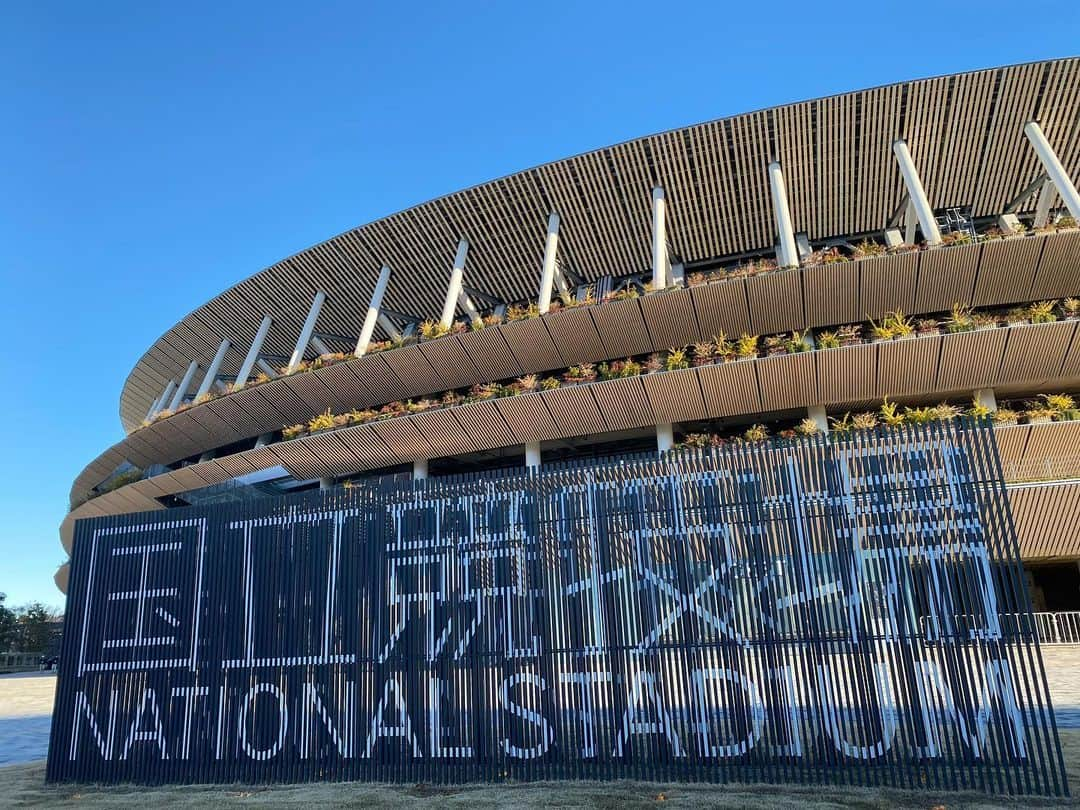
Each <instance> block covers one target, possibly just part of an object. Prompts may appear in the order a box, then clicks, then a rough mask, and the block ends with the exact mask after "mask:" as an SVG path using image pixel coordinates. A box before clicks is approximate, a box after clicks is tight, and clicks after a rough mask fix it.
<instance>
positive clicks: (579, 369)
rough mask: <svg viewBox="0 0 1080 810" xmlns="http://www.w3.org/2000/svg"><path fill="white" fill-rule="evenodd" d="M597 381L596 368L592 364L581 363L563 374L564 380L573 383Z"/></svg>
mask: <svg viewBox="0 0 1080 810" xmlns="http://www.w3.org/2000/svg"><path fill="white" fill-rule="evenodd" d="M595 379H596V366H594V365H593V364H592V363H581V364H579V365H576V366H570V368H568V369H567V370H566V372H565V373H564V374H563V380H565V381H566V382H572V383H583V382H592V381H593V380H595Z"/></svg>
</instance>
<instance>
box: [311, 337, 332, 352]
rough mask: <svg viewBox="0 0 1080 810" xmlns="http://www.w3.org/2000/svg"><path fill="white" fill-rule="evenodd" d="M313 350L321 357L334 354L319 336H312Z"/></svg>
mask: <svg viewBox="0 0 1080 810" xmlns="http://www.w3.org/2000/svg"><path fill="white" fill-rule="evenodd" d="M311 348H313V349H314V350H315V351H317V352H318V353H319V354H320V355H323V354H333V353H334V350H333V349H331V348H330V347H329V346H327V345H326V344H325V343H324V342H323V339H322V338H321V337H319V336H318V335H312V336H311Z"/></svg>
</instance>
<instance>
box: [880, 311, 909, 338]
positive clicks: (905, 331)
mask: <svg viewBox="0 0 1080 810" xmlns="http://www.w3.org/2000/svg"><path fill="white" fill-rule="evenodd" d="M882 325H884V326H885V327H887V328H888V330H889V332H890V333H891V334H892V336H893V337H894V338H906V337H911V336H912V335H913V334H914V333H915V327H914V325H913V324H912V323H911V318H909V317H908V316H907V315H905V314H904V311H903V310H900V309H897V310H894V311H892V312H887V313H885V318H884V319H883V320H882Z"/></svg>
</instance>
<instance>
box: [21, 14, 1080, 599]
mask: <svg viewBox="0 0 1080 810" xmlns="http://www.w3.org/2000/svg"><path fill="white" fill-rule="evenodd" d="M1077 52H1080V11H1078V10H1077V6H1076V4H1074V3H1054V4H1051V5H1050V6H1047V7H1046V8H1045V9H1043V10H1041V11H1038V12H1034V11H1033V10H1031V9H1028V8H1027V7H1025V6H1023V5H1022V4H1021V5H1017V4H1015V3H1009V4H1005V3H995V2H984V3H980V4H977V5H960V6H957V5H955V4H954V5H948V4H943V3H940V2H935V3H922V2H905V3H897V4H895V5H888V6H887V5H886V4H883V3H872V2H869V3H868V2H860V3H851V4H848V3H828V2H817V3H808V2H800V3H793V4H787V3H782V2H779V3H778V2H772V3H755V2H750V3H741V4H735V3H730V4H729V3H725V2H719V0H713V2H705V3H690V2H687V3H670V2H669V3H663V2H651V3H638V2H632V1H631V0H620V2H603V3H601V2H595V3H590V2H584V1H579V2H575V3H566V4H560V3H558V2H547V3H525V2H510V1H509V0H508V2H502V3H482V2H464V3H463V2H455V3H423V2H411V3H410V2H390V3H361V2H342V3H319V2H304V3H292V4H286V3H276V2H267V1H266V0H259V1H258V2H224V3H222V2H213V3H202V2H186V3H144V2H134V0H133V1H132V2H128V3H117V2H107V1H105V0H103V2H94V3H86V2H66V3H65V2H33V0H28V1H27V2H21V3H20V2H17V0H13V2H9V3H7V4H5V9H4V15H3V23H2V25H0V285H2V286H0V380H2V381H3V383H2V384H3V389H2V391H0V427H2V429H3V438H2V440H0V447H2V451H0V452H2V459H3V463H2V464H0V516H2V518H3V520H2V523H0V591H6V592H7V593H8V595H9V600H10V601H11V602H14V603H16V604H18V603H22V602H26V601H29V600H32V599H37V600H42V601H45V602H47V603H51V604H55V605H60V604H62V597H61V596H60V594H59V592H58V591H56V590H55V587H54V585H53V583H52V574H53V571H54V570H55V568H56V567H57V565H59V564H60V563H61V562H62V561H63V560H64V559H65V556H66V555H65V554H64V552H63V549H62V548H61V547H60V543H59V537H58V534H57V527H58V526H59V524H60V521H61V520H62V518H63V516H64V514H65V512H66V507H67V493H68V489H69V488H70V485H71V482H72V480H73V479H74V478H75V476H76V475H77V474H78V473H79V471H80V470H81V469H82V468H83V466H85V465H86V464H87V463H88V462H89V461H91V460H92V459H93V458H94V457H95V456H96V455H97V454H98V453H100V452H101V451H102V450H104V449H105V448H107V447H108V446H109V445H111V444H112V443H114V442H115V441H117V440H118V439H120V438H121V436H122V431H121V427H120V422H119V417H118V414H117V411H118V400H119V394H120V389H121V386H122V385H123V382H124V379H125V377H126V376H127V374H128V372H129V371H130V369H131V367H132V366H133V365H134V363H135V362H136V360H138V358H139V356H140V355H141V354H142V353H143V352H144V351H145V350H146V349H147V348H148V347H149V346H150V344H151V343H152V342H153V341H154V340H155V339H156V338H157V337H158V336H159V335H160V334H161V333H162V332H164V331H165V330H166V329H167V328H169V327H170V326H171V325H172V324H173V323H175V322H176V321H178V320H179V319H180V318H182V317H183V316H184V315H185V314H187V313H188V312H189V311H190V310H192V309H194V308H195V307H197V306H199V305H200V304H202V303H204V302H205V301H206V300H207V299H209V298H211V297H212V296H213V295H215V294H217V293H218V292H220V291H221V290H223V289H224V288H226V287H228V286H230V285H231V284H233V283H235V282H237V281H239V280H241V279H242V278H244V277H245V276H248V275H250V274H251V273H254V272H256V271H258V270H260V269H261V268H263V267H265V266H266V265H268V264H271V263H273V262H275V261H277V260H279V259H281V258H283V257H285V256H287V255H289V254H291V253H294V252H296V251H297V250H300V249H302V248H305V247H307V246H309V245H311V244H313V243H315V242H319V241H322V240H324V239H326V238H328V237H330V236H332V235H334V234H337V233H339V232H341V231H343V230H346V229H348V228H350V227H353V226H355V225H359V224H361V223H363V222H366V221H369V220H371V219H375V218H377V217H380V216H382V215H385V214H390V213H392V212H394V211H396V210H399V209H401V208H403V207H406V206H408V205H412V204H414V203H417V202H421V201H423V200H426V199H429V198H431V197H434V196H438V195H440V194H443V193H446V192H450V191H454V190H455V189H458V188H461V187H464V186H469V185H472V184H475V183H478V182H481V181H484V180H488V179H491V178H493V177H498V176H500V175H503V174H506V173H509V172H512V171H515V170H518V169H523V168H527V167H529V166H532V165H535V164H537V163H542V162H544V161H547V160H552V159H556V158H561V157H565V156H568V155H570V154H574V153H577V152H581V151H584V150H588V149H592V148H595V147H599V146H604V145H606V144H610V143H614V142H618V141H621V140H625V139H627V138H631V137H635V136H638V135H645V134H648V133H651V132H655V131H658V130H663V129H670V128H673V127H677V126H681V125H685V124H691V123H694V122H697V121H703V120H707V119H711V118H718V117H721V116H726V115H730V114H734V113H739V112H745V111H748V110H752V109H757V108H760V107H766V106H771V105H775V104H781V103H784V102H789V101H799V100H802V99H807V98H813V97H816V96H821V95H828V94H831V93H836V92H842V91H846V90H854V89H858V88H862V87H869V86H874V85H878V84H885V83H889V82H894V81H900V80H903V79H909V78H915V77H923V76H932V75H937V74H941V73H952V72H956V71H962V70H968V69H973V68H982V67H994V66H998V65H1004V64H1010V63H1015V62H1026V61H1032V60H1037V59H1044V58H1050V57H1060V56H1070V55H1075V54H1076V53H1077ZM373 269H374V268H373Z"/></svg>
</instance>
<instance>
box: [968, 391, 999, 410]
mask: <svg viewBox="0 0 1080 810" xmlns="http://www.w3.org/2000/svg"><path fill="white" fill-rule="evenodd" d="M974 400H975V401H976V402H977V403H979V404H980V405H982V406H983V407H984V408H986V409H987V410H988V411H990V413H993V412H994V411H996V410H997V409H998V407H997V396H996V395H995V394H994V389H993V388H980V389H979V390H978V391H976V392H975V396H974Z"/></svg>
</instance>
